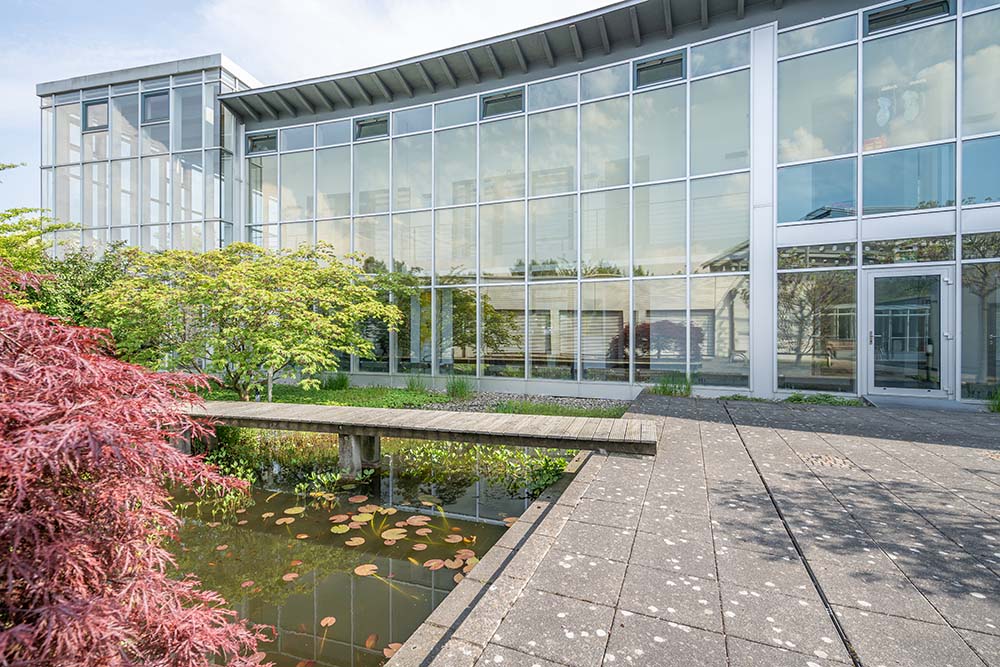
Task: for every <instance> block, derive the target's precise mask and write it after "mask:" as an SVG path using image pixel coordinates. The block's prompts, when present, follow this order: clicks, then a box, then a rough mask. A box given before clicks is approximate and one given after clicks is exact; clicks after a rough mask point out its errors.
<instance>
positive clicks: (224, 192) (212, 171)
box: [205, 149, 235, 220]
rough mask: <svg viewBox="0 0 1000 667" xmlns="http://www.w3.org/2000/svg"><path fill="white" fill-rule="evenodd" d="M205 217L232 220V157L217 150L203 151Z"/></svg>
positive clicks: (233, 188) (233, 192)
mask: <svg viewBox="0 0 1000 667" xmlns="http://www.w3.org/2000/svg"><path fill="white" fill-rule="evenodd" d="M205 174H206V177H205V217H207V218H223V219H224V220H232V219H233V195H234V194H235V187H234V183H233V156H232V155H231V154H230V153H228V152H227V151H221V150H218V149H213V150H208V151H205Z"/></svg>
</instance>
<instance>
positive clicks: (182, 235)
mask: <svg viewBox="0 0 1000 667" xmlns="http://www.w3.org/2000/svg"><path fill="white" fill-rule="evenodd" d="M172 227H173V234H174V250H190V251H192V252H201V251H202V249H203V245H202V244H203V243H204V241H203V234H202V232H203V230H202V223H200V222H188V223H185V224H182V225H172Z"/></svg>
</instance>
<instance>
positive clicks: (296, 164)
mask: <svg viewBox="0 0 1000 667" xmlns="http://www.w3.org/2000/svg"><path fill="white" fill-rule="evenodd" d="M313 214H314V209H313V153H312V151H305V152H303V153H286V154H285V155H282V156H281V219H282V220H304V219H307V218H311V217H313Z"/></svg>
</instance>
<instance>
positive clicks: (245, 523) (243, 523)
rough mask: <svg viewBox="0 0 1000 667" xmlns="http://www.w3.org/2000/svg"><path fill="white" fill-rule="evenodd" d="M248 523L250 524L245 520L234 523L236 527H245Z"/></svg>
mask: <svg viewBox="0 0 1000 667" xmlns="http://www.w3.org/2000/svg"><path fill="white" fill-rule="evenodd" d="M248 523H250V522H249V521H247V520H246V519H240V520H239V521H237V522H236V525H237V526H245V525H247V524H248Z"/></svg>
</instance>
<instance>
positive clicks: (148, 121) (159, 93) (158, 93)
mask: <svg viewBox="0 0 1000 667" xmlns="http://www.w3.org/2000/svg"><path fill="white" fill-rule="evenodd" d="M155 97H163V98H165V99H166V102H167V112H166V115H165V116H163V117H162V118H161V117H159V116H156V117H153V118H149V117H147V116H146V100H149V99H152V98H155ZM141 116H142V117H141V118H140V122H139V124H140V125H152V124H153V123H165V122H168V121H169V120H170V90H169V89H165V90H155V91H150V92H145V93H143V94H142V113H141Z"/></svg>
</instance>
